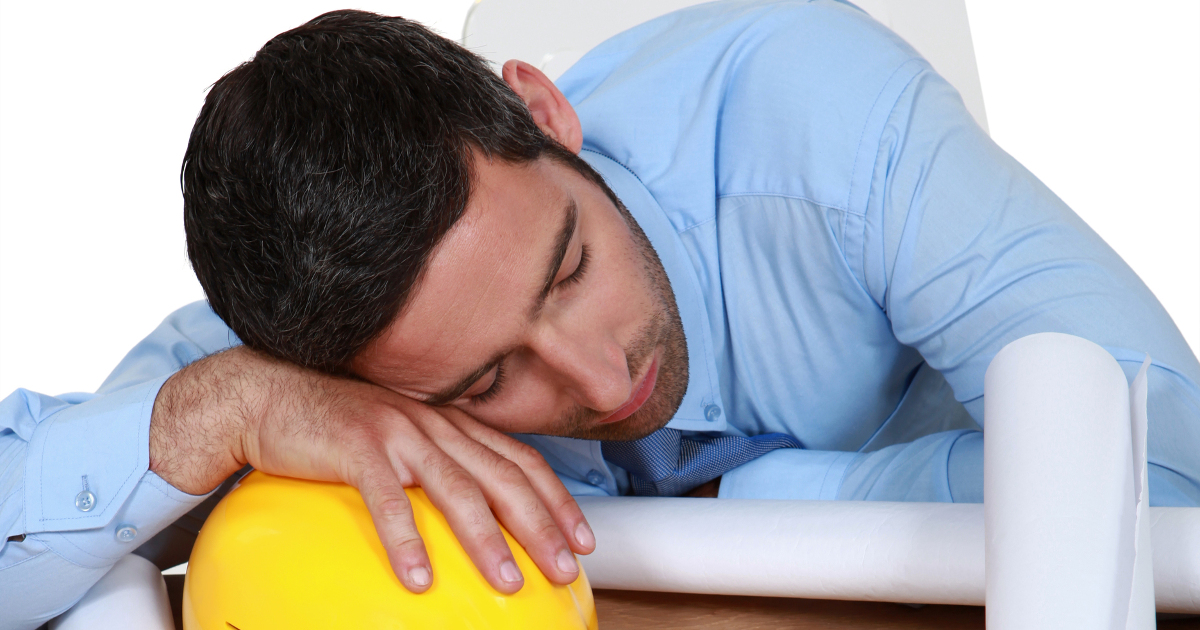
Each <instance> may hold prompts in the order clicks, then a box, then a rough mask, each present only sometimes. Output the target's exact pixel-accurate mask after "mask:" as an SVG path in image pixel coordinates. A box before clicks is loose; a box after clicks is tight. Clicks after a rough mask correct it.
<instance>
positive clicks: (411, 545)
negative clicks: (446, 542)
mask: <svg viewBox="0 0 1200 630" xmlns="http://www.w3.org/2000/svg"><path fill="white" fill-rule="evenodd" d="M358 491H359V493H360V494H362V497H363V502H364V503H366V504H367V511H368V512H370V513H371V520H372V521H373V522H374V523H375V531H376V533H378V535H379V540H380V542H381V543H383V548H384V550H385V551H387V555H388V561H389V562H390V563H391V564H392V570H393V571H395V573H396V577H398V578H400V583H401V584H403V585H404V588H407V589H408V590H410V591H412V592H414V593H423V592H425V591H427V590H429V587H430V585H432V584H433V568H432V566H431V565H430V563H429V554H428V553H426V551H425V543H424V542H423V541H422V540H421V534H420V532H418V531H417V524H416V522H415V521H414V520H413V511H412V504H410V503H409V501H408V495H406V494H405V493H404V486H402V485H401V484H400V480H399V479H398V478H397V477H396V475H395V472H394V471H393V470H392V467H391V465H390V464H389V463H388V462H387V461H386V460H385V459H383V458H380V460H379V461H376V462H374V463H373V465H372V466H371V468H370V469H369V470H366V471H364V473H363V474H362V476H361V477H360V480H359V483H358Z"/></svg>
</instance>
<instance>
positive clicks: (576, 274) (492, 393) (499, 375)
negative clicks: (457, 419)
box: [470, 245, 592, 405]
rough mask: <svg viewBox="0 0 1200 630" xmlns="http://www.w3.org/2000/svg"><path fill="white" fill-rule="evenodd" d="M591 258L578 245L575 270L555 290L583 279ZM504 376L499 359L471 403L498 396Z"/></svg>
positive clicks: (477, 403) (501, 362)
mask: <svg viewBox="0 0 1200 630" xmlns="http://www.w3.org/2000/svg"><path fill="white" fill-rule="evenodd" d="M591 259H592V257H591V254H590V253H589V252H588V247H587V245H580V246H579V264H578V265H576V266H575V271H573V272H571V275H569V276H567V277H566V278H563V279H562V281H560V282H559V283H558V284H557V285H555V287H554V288H555V289H556V290H557V289H559V288H562V287H568V286H571V285H572V284H576V283H578V282H580V281H581V280H583V276H584V274H586V273H587V270H588V262H589V261H590V260H591ZM504 376H505V374H504V361H503V360H501V361H500V362H499V363H497V364H496V377H495V378H494V379H493V380H492V384H491V386H490V387H488V388H487V389H486V390H485V391H483V392H480V393H478V394H475V395H474V396H471V397H470V399H471V403H472V404H475V405H484V404H487V403H488V402H490V401H492V400H493V399H495V398H496V396H499V395H500V390H501V388H503V386H504Z"/></svg>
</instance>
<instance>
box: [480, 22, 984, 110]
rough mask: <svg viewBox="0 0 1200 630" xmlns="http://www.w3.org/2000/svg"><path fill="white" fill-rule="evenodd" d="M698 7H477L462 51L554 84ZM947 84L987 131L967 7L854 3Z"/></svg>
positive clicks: (497, 65)
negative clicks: (659, 22) (615, 40)
mask: <svg viewBox="0 0 1200 630" xmlns="http://www.w3.org/2000/svg"><path fill="white" fill-rule="evenodd" d="M693 4H699V2H697V1H696V0H479V1H478V2H476V3H475V6H473V7H471V11H470V13H468V14H467V20H466V23H465V24H464V25H463V37H462V43H463V45H465V46H466V47H467V48H469V49H471V50H473V51H475V52H477V53H479V54H481V55H483V56H484V57H485V58H487V59H488V60H489V61H491V62H492V63H493V64H495V65H496V67H499V66H500V64H503V63H504V62H505V61H507V60H509V59H520V60H522V61H526V62H529V63H530V64H532V65H534V66H537V67H538V68H540V69H541V70H542V72H545V73H546V74H547V75H548V76H549V77H550V78H551V79H557V78H558V77H559V76H560V75H561V74H562V73H563V72H565V71H566V70H567V68H570V67H571V65H572V64H574V63H575V62H576V61H578V60H579V58H580V57H583V55H584V54H585V53H587V51H589V50H591V49H592V48H593V47H595V46H596V45H597V44H599V43H600V42H602V41H604V40H606V39H608V38H609V37H612V36H613V35H616V34H617V33H620V32H621V31H624V30H626V29H628V28H630V27H633V26H636V25H638V24H641V23H642V22H645V21H647V20H651V19H653V18H656V17H658V16H660V15H663V14H665V13H670V12H671V11H674V10H676V9H681V8H683V7H686V6H690V5H693ZM855 4H857V5H858V6H859V7H861V8H862V9H863V10H864V11H866V12H867V13H869V14H870V15H871V16H872V17H874V18H875V19H876V20H879V21H880V22H881V23H883V24H884V25H886V26H887V27H888V28H891V29H892V30H893V31H895V32H896V33H898V34H899V35H900V36H901V37H903V38H904V39H905V40H907V41H908V43H909V44H911V45H912V47H913V48H916V49H917V51H918V52H920V53H921V54H922V55H924V57H925V58H926V59H928V60H929V63H931V64H932V65H933V67H934V68H935V69H936V70H937V71H938V72H939V73H940V74H941V75H942V76H943V77H945V78H946V80H948V81H949V82H950V83H951V84H952V85H953V86H954V87H955V88H957V89H958V91H959V93H960V94H962V97H963V101H965V102H966V104H967V109H968V110H969V111H970V112H971V115H973V116H974V117H975V120H976V121H978V122H979V124H980V126H982V127H983V128H984V129H985V130H986V129H987V116H986V115H985V113H984V110H983V90H982V89H981V88H980V86H979V70H978V69H977V68H976V66H975V49H974V47H973V46H972V44H971V29H970V26H969V25H968V23H967V6H966V3H965V0H856V1H855Z"/></svg>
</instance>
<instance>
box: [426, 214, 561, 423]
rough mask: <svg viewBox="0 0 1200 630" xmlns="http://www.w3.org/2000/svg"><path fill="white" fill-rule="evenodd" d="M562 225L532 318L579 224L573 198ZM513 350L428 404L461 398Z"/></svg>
mask: <svg viewBox="0 0 1200 630" xmlns="http://www.w3.org/2000/svg"><path fill="white" fill-rule="evenodd" d="M563 214H564V217H563V224H562V228H560V229H559V231H558V238H557V239H556V240H555V241H554V249H553V250H552V251H551V252H550V260H549V264H547V265H546V275H545V279H544V280H543V281H542V289H541V291H539V292H538V296H537V298H535V299H534V301H533V304H532V305H530V307H529V310H528V311H527V315H526V316H527V317H528V318H529V319H530V320H531V321H532V320H533V319H535V318H536V317H537V316H538V314H539V313H541V311H542V307H543V306H545V305H546V298H548V297H550V290H551V289H553V288H554V278H555V277H556V276H558V272H559V268H561V267H562V263H563V259H564V258H566V257H567V248H568V247H570V245H571V237H572V236H574V235H575V226H576V225H577V224H578V223H579V206H578V205H576V203H575V199H574V198H573V197H572V198H571V199H569V200H568V201H567V207H566V210H565V212H564V213H563ZM509 352H510V350H507V349H506V350H504V351H501V352H499V353H497V354H496V355H495V356H493V357H492V358H491V359H490V360H489V361H488V362H487V363H484V364H483V365H481V366H479V367H478V368H477V369H475V370H474V371H472V372H471V373H470V374H468V375H466V376H465V377H463V378H461V379H459V381H458V382H456V383H455V384H453V385H451V386H450V387H447V388H446V389H443V390H442V391H440V392H438V393H436V394H434V395H432V396H430V397H428V398H426V399H425V400H424V401H422V402H424V403H425V404H427V405H430V406H433V407H438V406H441V405H445V404H447V403H450V402H453V401H455V400H458V398H459V397H460V396H462V395H463V392H465V391H467V390H468V389H470V388H471V385H474V384H475V382H476V381H478V380H479V379H481V378H483V375H484V374H487V373H488V372H491V371H492V368H494V367H496V366H497V365H499V363H500V361H501V360H503V359H504V356H505V355H507V354H508V353H509Z"/></svg>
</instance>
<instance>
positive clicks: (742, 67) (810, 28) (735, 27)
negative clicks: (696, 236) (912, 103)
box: [559, 0, 928, 225]
mask: <svg viewBox="0 0 1200 630" xmlns="http://www.w3.org/2000/svg"><path fill="white" fill-rule="evenodd" d="M918 67H924V68H927V67H928V65H927V64H925V62H924V61H923V60H921V58H920V56H919V55H918V54H917V53H916V52H915V51H914V50H913V49H912V48H911V47H909V46H908V44H906V43H905V42H904V41H903V40H902V39H901V38H900V37H899V36H897V35H895V34H894V33H892V32H891V31H890V30H888V29H887V28H886V27H884V26H883V25H881V24H879V23H878V22H876V21H875V20H874V19H872V18H871V17H870V16H869V15H867V14H866V13H864V12H862V11H861V10H859V9H858V8H856V7H854V6H852V5H850V4H847V3H844V2H837V1H835V0H812V1H808V2H802V1H799V0H790V1H786V2H714V3H710V4H704V5H698V6H695V7H690V8H688V9H685V10H683V11H678V12H676V13H672V14H668V15H665V16H662V17H660V18H658V19H656V20H652V21H650V22H647V23H645V24H643V25H641V26H638V27H635V28H633V29H631V30H629V31H626V32H625V33H622V34H620V35H617V36H616V37H613V38H612V39H610V40H608V41H606V42H605V43H603V44H601V45H600V46H598V47H596V48H595V49H594V50H592V51H591V52H589V53H588V54H587V55H585V56H584V58H583V59H581V60H580V61H579V63H578V64H576V66H575V67H573V68H572V69H571V70H569V71H568V72H567V73H566V74H565V75H564V76H563V77H562V78H561V79H560V81H559V86H560V87H561V88H562V90H563V92H564V94H566V96H567V97H568V99H570V100H571V102H572V103H574V104H575V106H576V109H577V111H578V112H579V116H580V122H581V124H582V126H583V131H584V136H585V147H587V148H589V149H592V150H595V151H597V152H600V153H603V154H605V155H608V156H609V157H611V158H613V159H614V160H616V161H618V162H621V163H622V164H624V165H625V166H627V167H628V168H629V169H630V170H632V171H634V172H635V173H637V174H638V176H639V177H640V178H641V179H642V181H643V182H644V183H646V185H647V186H648V187H649V188H650V189H651V192H652V193H653V194H654V196H655V197H656V198H657V199H658V200H659V201H660V203H661V204H662V205H663V207H664V209H665V210H667V211H668V213H673V211H674V212H676V213H678V214H681V215H682V214H686V215H688V216H679V217H676V216H672V220H673V221H676V222H677V224H679V225H689V224H695V223H696V222H699V221H703V220H705V219H706V218H707V217H706V216H704V215H706V214H708V210H707V209H709V208H712V205H713V201H712V200H713V199H715V198H716V197H719V196H721V195H725V194H744V193H755V194H780V195H788V196H798V197H803V198H806V199H811V200H814V201H816V202H818V203H820V204H822V205H827V206H831V207H835V208H842V209H845V208H847V204H848V203H849V197H850V193H849V191H850V188H851V187H852V185H853V184H852V180H854V179H856V177H855V171H856V162H857V158H858V157H859V153H860V150H861V147H862V142H863V140H864V138H865V137H866V136H867V135H870V133H869V129H868V127H870V126H871V122H872V121H873V120H874V119H875V118H878V117H879V110H880V108H887V107H888V106H889V105H888V104H887V103H885V102H884V101H886V100H887V98H888V97H889V96H891V93H890V92H889V90H891V91H893V92H894V91H895V84H896V83H897V81H900V82H903V81H904V80H905V79H904V75H905V74H906V72H908V70H911V71H912V72H909V74H915V73H916V72H917V71H918V70H916V69H915V68H918ZM906 69H907V70H906ZM706 178H711V181H709V180H707V179H706Z"/></svg>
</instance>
